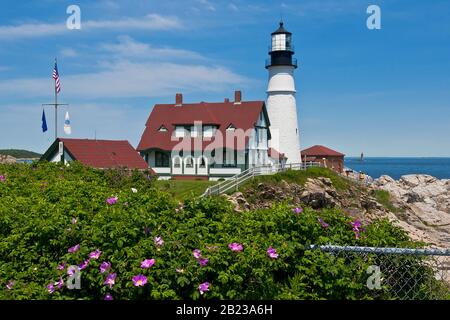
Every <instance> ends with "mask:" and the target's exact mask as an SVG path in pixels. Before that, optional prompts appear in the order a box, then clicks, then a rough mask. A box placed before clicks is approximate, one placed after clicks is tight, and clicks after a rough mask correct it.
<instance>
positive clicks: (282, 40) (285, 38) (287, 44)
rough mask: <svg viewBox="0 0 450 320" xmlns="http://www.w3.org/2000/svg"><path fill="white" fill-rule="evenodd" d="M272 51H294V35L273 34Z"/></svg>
mask: <svg viewBox="0 0 450 320" xmlns="http://www.w3.org/2000/svg"><path fill="white" fill-rule="evenodd" d="M272 51H292V36H291V35H290V34H285V33H278V34H274V35H273V36H272Z"/></svg>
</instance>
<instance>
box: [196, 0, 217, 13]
mask: <svg viewBox="0 0 450 320" xmlns="http://www.w3.org/2000/svg"><path fill="white" fill-rule="evenodd" d="M198 2H199V3H200V4H202V5H203V8H204V9H206V10H208V11H213V12H214V11H216V7H215V6H214V5H213V4H212V3H210V2H209V1H208V0H198Z"/></svg>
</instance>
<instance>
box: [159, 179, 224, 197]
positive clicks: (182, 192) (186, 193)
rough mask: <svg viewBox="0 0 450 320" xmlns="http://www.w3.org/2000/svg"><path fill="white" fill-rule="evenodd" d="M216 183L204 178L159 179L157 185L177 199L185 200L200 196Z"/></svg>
mask: <svg viewBox="0 0 450 320" xmlns="http://www.w3.org/2000/svg"><path fill="white" fill-rule="evenodd" d="M216 183H217V182H216V181H203V180H187V181H185V180H157V181H156V186H157V187H158V188H159V189H160V190H162V191H165V192H168V193H170V194H171V195H172V196H173V197H174V198H176V199H177V200H183V199H185V198H187V197H191V196H194V197H198V196H200V195H201V194H202V193H203V192H205V190H206V189H207V188H208V187H209V186H212V185H213V184H216Z"/></svg>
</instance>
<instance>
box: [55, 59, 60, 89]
mask: <svg viewBox="0 0 450 320" xmlns="http://www.w3.org/2000/svg"><path fill="white" fill-rule="evenodd" d="M53 79H55V88H56V93H59V92H60V91H61V83H60V82H59V73H58V65H57V64H56V61H55V69H53Z"/></svg>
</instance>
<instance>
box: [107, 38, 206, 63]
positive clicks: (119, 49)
mask: <svg viewBox="0 0 450 320" xmlns="http://www.w3.org/2000/svg"><path fill="white" fill-rule="evenodd" d="M100 49H101V50H104V51H107V52H109V53H112V54H114V55H116V56H119V57H138V58H146V59H147V60H162V59H171V58H178V59H206V58H205V57H203V56H202V55H200V54H199V53H197V52H194V51H189V50H182V49H174V48H169V47H166V48H155V47H152V46H150V45H149V44H147V43H143V42H138V41H136V40H134V39H133V38H131V37H129V36H120V37H118V43H104V44H102V45H100Z"/></svg>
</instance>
